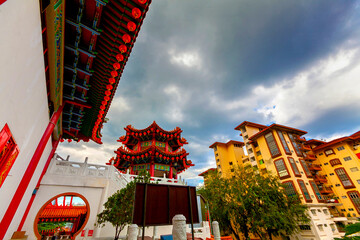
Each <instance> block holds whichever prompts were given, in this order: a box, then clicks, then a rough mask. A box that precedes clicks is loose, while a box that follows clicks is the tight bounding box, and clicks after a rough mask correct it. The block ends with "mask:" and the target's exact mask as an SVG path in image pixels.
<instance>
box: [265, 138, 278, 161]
mask: <svg viewBox="0 0 360 240" xmlns="http://www.w3.org/2000/svg"><path fill="white" fill-rule="evenodd" d="M265 140H266V142H267V145H268V147H269V150H270V153H271V157H273V158H274V157H277V156H279V155H281V153H280V150H279V148H278V146H277V143H276V141H275V138H274V135H273V134H272V132H269V133H268V134H266V135H265Z"/></svg>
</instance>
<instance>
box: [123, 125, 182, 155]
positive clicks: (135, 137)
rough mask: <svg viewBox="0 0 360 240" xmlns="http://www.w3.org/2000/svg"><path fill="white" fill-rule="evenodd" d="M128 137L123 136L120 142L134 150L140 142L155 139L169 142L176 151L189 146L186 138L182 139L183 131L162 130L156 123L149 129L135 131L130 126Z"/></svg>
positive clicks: (127, 129) (176, 129) (127, 127)
mask: <svg viewBox="0 0 360 240" xmlns="http://www.w3.org/2000/svg"><path fill="white" fill-rule="evenodd" d="M124 129H125V131H126V135H125V136H121V137H120V138H119V140H118V142H121V143H122V144H124V145H125V146H127V147H128V148H129V149H132V148H133V147H134V146H135V145H136V144H137V143H138V142H143V141H149V140H151V139H152V138H153V137H155V139H156V140H158V141H162V142H168V143H169V146H170V147H171V148H172V149H173V150H174V151H175V150H177V149H178V148H180V147H182V146H183V145H184V144H188V142H187V141H186V139H185V138H182V137H181V133H182V130H181V129H180V128H179V127H176V128H175V129H174V130H172V131H166V130H164V129H162V128H161V127H160V126H159V125H158V124H157V123H156V122H155V121H154V122H153V123H152V124H151V125H150V126H149V127H147V128H144V129H135V128H134V127H133V126H131V125H128V126H126V127H125V128H124Z"/></svg>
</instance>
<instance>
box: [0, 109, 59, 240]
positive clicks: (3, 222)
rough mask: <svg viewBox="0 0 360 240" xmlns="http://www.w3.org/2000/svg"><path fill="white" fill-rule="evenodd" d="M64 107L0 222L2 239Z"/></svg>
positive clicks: (53, 122) (38, 148) (52, 119)
mask: <svg viewBox="0 0 360 240" xmlns="http://www.w3.org/2000/svg"><path fill="white" fill-rule="evenodd" d="M63 108H64V105H62V106H60V107H59V108H58V110H57V111H56V112H55V113H54V114H53V115H52V117H51V119H50V122H49V124H48V126H47V128H46V129H45V132H44V134H43V136H42V138H41V140H40V142H39V144H38V146H37V148H36V150H35V153H34V155H33V157H32V158H31V160H30V162H29V165H28V167H27V169H26V171H25V173H24V175H23V178H22V179H21V182H20V184H19V186H18V188H17V189H16V192H15V194H14V196H13V198H12V200H11V202H10V204H9V207H8V209H7V210H6V212H5V214H4V217H3V218H2V220H1V223H0V226H1V227H0V239H4V237H5V234H6V232H7V230H8V228H9V226H10V224H11V222H12V220H13V218H14V215H15V213H16V211H17V209H18V207H19V205H20V202H21V200H22V198H23V196H24V194H25V192H26V189H27V188H28V186H29V183H30V181H31V178H32V176H33V175H34V172H35V170H36V167H37V165H38V163H39V161H40V158H41V156H42V154H43V152H44V149H45V147H46V144H47V143H48V141H49V139H50V137H51V134H52V132H53V130H54V128H55V126H56V123H57V121H58V120H59V118H60V116H61V113H62V110H63Z"/></svg>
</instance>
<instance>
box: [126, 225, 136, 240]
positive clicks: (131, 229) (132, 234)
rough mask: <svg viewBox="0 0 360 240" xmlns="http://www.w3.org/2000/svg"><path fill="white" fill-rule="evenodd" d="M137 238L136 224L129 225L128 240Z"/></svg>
mask: <svg viewBox="0 0 360 240" xmlns="http://www.w3.org/2000/svg"><path fill="white" fill-rule="evenodd" d="M137 236H138V226H137V225H136V224H131V225H130V226H129V229H128V240H137Z"/></svg>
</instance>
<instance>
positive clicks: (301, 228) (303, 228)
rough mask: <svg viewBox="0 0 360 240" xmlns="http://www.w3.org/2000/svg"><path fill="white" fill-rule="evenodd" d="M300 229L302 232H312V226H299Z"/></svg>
mask: <svg viewBox="0 0 360 240" xmlns="http://www.w3.org/2000/svg"><path fill="white" fill-rule="evenodd" d="M299 228H300V230H302V231H310V230H311V227H310V225H299Z"/></svg>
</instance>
